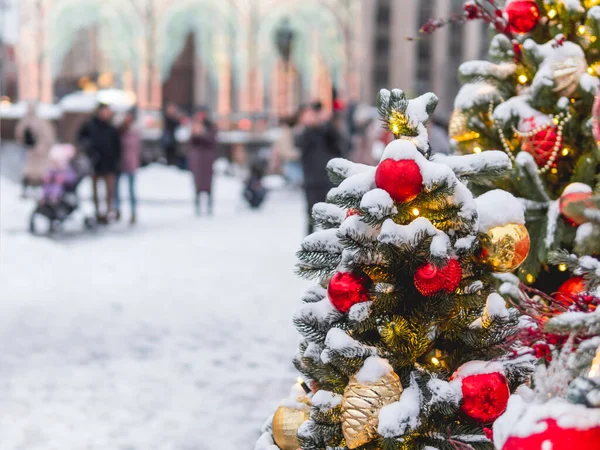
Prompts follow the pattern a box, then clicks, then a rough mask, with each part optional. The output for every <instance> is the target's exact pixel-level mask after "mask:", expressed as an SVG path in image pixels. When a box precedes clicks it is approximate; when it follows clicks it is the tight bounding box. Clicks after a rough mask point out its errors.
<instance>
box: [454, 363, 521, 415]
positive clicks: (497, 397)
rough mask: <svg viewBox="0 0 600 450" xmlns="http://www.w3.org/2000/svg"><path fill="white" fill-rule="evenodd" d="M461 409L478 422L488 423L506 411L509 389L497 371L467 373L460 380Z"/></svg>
mask: <svg viewBox="0 0 600 450" xmlns="http://www.w3.org/2000/svg"><path fill="white" fill-rule="evenodd" d="M461 381H462V395H463V402H462V405H461V407H460V409H461V411H462V412H463V413H465V414H466V415H467V416H469V417H470V418H471V419H473V420H475V421H477V422H479V423H490V422H493V421H494V420H496V419H497V418H498V417H500V416H501V415H502V413H504V411H506V405H507V404H508V397H510V389H509V387H508V382H507V381H506V377H505V376H504V374H502V373H499V372H493V373H484V374H480V375H469V376H467V377H464V378H463V379H462V380H461Z"/></svg>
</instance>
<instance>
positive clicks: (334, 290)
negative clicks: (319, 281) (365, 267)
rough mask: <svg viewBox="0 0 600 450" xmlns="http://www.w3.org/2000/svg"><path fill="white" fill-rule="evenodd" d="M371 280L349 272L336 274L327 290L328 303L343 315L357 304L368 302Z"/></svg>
mask: <svg viewBox="0 0 600 450" xmlns="http://www.w3.org/2000/svg"><path fill="white" fill-rule="evenodd" d="M370 284H371V280H370V279H369V277H367V276H366V275H360V274H356V273H351V272H336V274H335V275H334V276H333V277H332V278H331V281H330V282H329V286H328V288H327V296H328V297H329V301H330V302H331V304H332V305H333V306H335V308H336V309H337V310H338V311H341V312H343V313H346V312H348V310H349V309H350V308H351V307H352V305H355V304H357V303H362V302H366V301H369V285H370Z"/></svg>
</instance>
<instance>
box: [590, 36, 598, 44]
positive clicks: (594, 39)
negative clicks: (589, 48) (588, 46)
mask: <svg viewBox="0 0 600 450" xmlns="http://www.w3.org/2000/svg"><path fill="white" fill-rule="evenodd" d="M597 40H598V38H597V37H596V36H592V37H590V41H592V44H593V43H594V42H596V41H597Z"/></svg>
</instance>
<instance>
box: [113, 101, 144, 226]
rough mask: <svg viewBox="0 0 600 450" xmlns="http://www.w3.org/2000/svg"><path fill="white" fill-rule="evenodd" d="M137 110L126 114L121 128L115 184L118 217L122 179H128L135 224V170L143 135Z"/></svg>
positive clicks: (138, 163)
mask: <svg viewBox="0 0 600 450" xmlns="http://www.w3.org/2000/svg"><path fill="white" fill-rule="evenodd" d="M135 119H136V117H135V111H134V110H133V109H131V110H129V111H128V112H127V114H126V115H125V119H124V120H123V124H122V125H121V127H120V129H119V134H120V135H121V167H120V169H121V170H120V172H119V175H118V176H117V181H116V185H115V209H116V211H117V219H120V217H121V196H120V184H121V183H120V181H121V179H122V178H126V179H127V186H128V192H129V205H130V209H131V216H130V219H129V223H130V224H131V225H134V224H135V223H136V221H137V209H136V207H137V196H136V193H135V172H136V171H137V169H138V168H139V167H140V154H141V151H142V136H141V133H140V130H139V129H138V127H137V126H136V124H135Z"/></svg>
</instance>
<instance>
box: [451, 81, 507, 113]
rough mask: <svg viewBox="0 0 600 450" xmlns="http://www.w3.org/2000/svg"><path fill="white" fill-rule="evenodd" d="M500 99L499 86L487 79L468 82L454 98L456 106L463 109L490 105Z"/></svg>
mask: <svg viewBox="0 0 600 450" xmlns="http://www.w3.org/2000/svg"><path fill="white" fill-rule="evenodd" d="M499 99H500V92H499V91H498V88H497V87H496V86H495V85H494V84H492V83H489V82H487V81H478V82H475V83H467V84H465V85H463V87H461V88H460V91H458V94H457V96H456V98H455V99H454V108H457V109H461V110H463V111H465V110H469V109H472V108H474V107H475V106H478V105H488V104H489V103H490V102H491V101H496V100H499Z"/></svg>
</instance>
